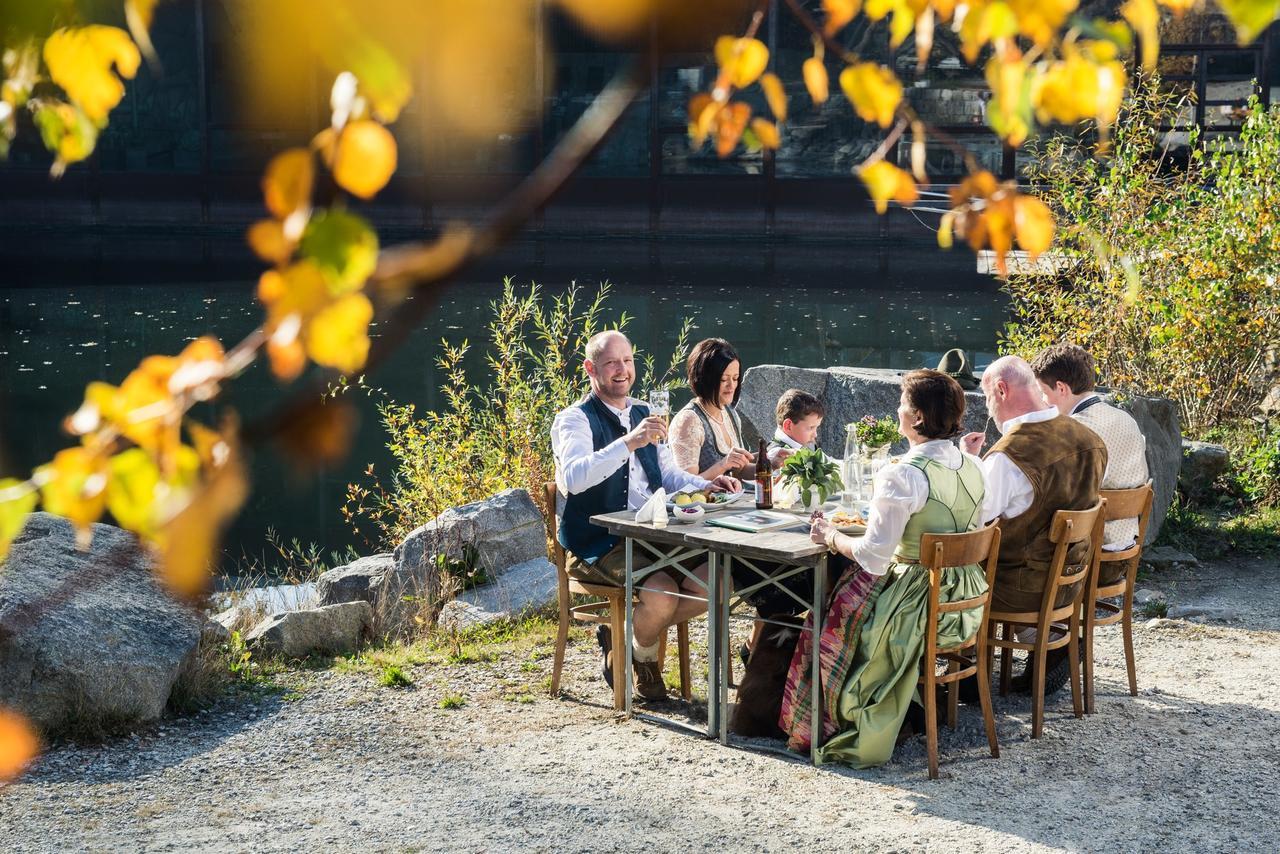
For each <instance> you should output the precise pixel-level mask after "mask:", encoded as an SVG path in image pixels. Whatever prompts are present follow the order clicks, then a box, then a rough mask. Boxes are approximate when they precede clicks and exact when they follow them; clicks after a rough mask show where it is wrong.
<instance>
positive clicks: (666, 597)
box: [551, 331, 741, 700]
mask: <svg viewBox="0 0 1280 854" xmlns="http://www.w3.org/2000/svg"><path fill="white" fill-rule="evenodd" d="M583 367H584V368H585V369H586V372H587V376H588V378H589V379H590V381H591V394H589V395H588V396H587V398H586V400H584V401H583V402H582V403H579V404H576V405H574V406H571V407H569V408H568V409H566V410H564V411H562V412H560V413H559V414H558V415H556V418H555V421H554V422H553V423H552V425H551V450H552V452H553V453H554V454H555V460H556V489H557V492H558V493H559V495H560V497H561V498H562V499H563V501H564V506H563V508H562V509H561V511H560V531H559V540H560V544H561V545H563V546H564V547H565V550H566V551H567V552H568V555H567V567H566V568H567V570H568V572H569V575H571V576H573V577H574V578H577V579H579V580H581V581H585V582H587V583H591V584H610V585H613V586H616V587H621V586H622V585H623V584H625V583H626V554H625V551H624V547H623V544H622V541H621V540H619V539H618V538H617V537H615V536H612V535H611V534H609V533H608V532H607V531H606V530H605V529H603V528H600V527H597V526H595V525H593V524H591V522H590V519H591V517H592V516H595V515H597V514H599V513H615V512H618V511H620V510H639V509H640V508H641V507H642V506H643V505H644V503H645V502H646V501H648V500H649V496H650V495H652V494H653V493H654V492H655V491H656V490H657V489H658V487H660V486H661V487H663V488H665V489H666V490H667V491H668V492H675V491H677V490H679V489H682V488H684V487H686V486H693V487H696V488H698V489H709V490H713V491H721V490H724V491H730V492H736V491H738V490H739V489H741V485H740V484H739V482H738V481H737V480H736V479H734V478H732V477H728V476H721V477H718V478H716V479H715V480H712V481H708V480H705V479H703V478H701V477H698V476H697V475H696V474H690V473H689V472H686V471H684V470H682V469H681V468H680V467H679V466H677V465H676V463H675V459H674V457H673V456H672V453H671V448H670V447H669V446H668V445H667V444H666V438H667V424H666V421H665V419H663V418H658V417H650V415H649V408H648V407H647V406H645V405H644V404H642V403H640V402H639V401H635V400H632V399H631V397H630V396H629V395H630V392H631V386H632V384H634V383H635V379H636V375H635V360H634V355H633V352H632V349H631V342H630V341H628V340H627V337H626V336H625V335H623V334H622V333H621V332H617V331H608V332H601V333H599V334H598V335H595V336H594V337H592V339H591V340H590V341H588V342H587V351H586V359H585V362H584V364H583ZM642 555H647V553H645V552H644V550H643V549H636V550H634V552H633V561H634V564H633V565H634V566H635V567H643V566H646V565H647V563H648V562H649V561H648V560H646V557H645V556H642ZM671 572H674V571H670V572H658V573H655V574H654V575H651V576H649V577H648V578H646V579H645V581H644V585H643V587H642V588H641V589H640V591H639V604H638V605H637V606H636V608H635V611H634V626H635V633H634V644H633V648H632V659H633V663H634V665H635V666H634V668H633V671H634V673H635V683H636V692H637V693H638V694H639V695H640V696H641V697H644V698H645V699H646V700H661V699H664V698H665V697H666V696H667V690H666V686H665V685H664V684H663V680H662V672H661V671H660V670H659V668H658V643H659V639H660V638H661V637H662V635H663V634H665V633H666V631H667V629H668V628H669V627H671V626H673V625H675V624H677V623H680V622H683V621H684V620H687V619H689V618H690V617H693V616H696V615H698V614H700V613H702V612H703V611H704V610H705V609H706V590H705V589H704V588H702V587H699V586H698V585H697V584H695V583H694V582H693V581H691V580H689V579H688V578H686V577H685V576H683V575H680V574H679V573H676V574H675V575H673V574H671ZM696 574H697V575H698V577H699V578H701V579H702V580H703V581H705V580H706V570H705V568H700V569H699V570H698V571H697V572H696ZM677 576H678V577H677ZM673 593H681V594H684V595H687V596H692V597H695V598H692V599H682V598H678V597H676V596H672V595H670V594H673ZM596 636H597V638H598V639H599V640H600V646H601V648H602V650H603V651H604V654H605V662H604V678H605V681H606V682H608V683H609V684H610V685H612V684H613V671H612V664H611V661H610V656H611V654H612V652H611V650H612V646H613V638H612V637H610V635H609V630H608V628H607V627H605V626H601V627H600V631H598V632H597V635H596Z"/></svg>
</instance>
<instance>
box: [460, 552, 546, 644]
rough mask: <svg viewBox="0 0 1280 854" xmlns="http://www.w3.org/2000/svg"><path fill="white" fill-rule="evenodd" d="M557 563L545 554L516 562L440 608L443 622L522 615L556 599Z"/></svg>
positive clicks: (464, 623)
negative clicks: (490, 580) (520, 562)
mask: <svg viewBox="0 0 1280 854" xmlns="http://www.w3.org/2000/svg"><path fill="white" fill-rule="evenodd" d="M556 595H557V589H556V567H555V564H553V563H552V562H551V561H549V560H547V559H546V558H545V557H539V558H534V559H533V560H530V561H526V562H525V563H522V564H520V565H519V566H513V567H511V568H510V569H508V570H507V571H506V572H505V573H503V574H502V576H501V577H500V578H499V579H498V580H497V581H495V582H493V583H491V584H483V585H481V586H479V587H473V588H472V589H470V590H464V591H462V592H461V593H459V594H458V595H457V597H456V598H455V599H454V600H453V601H451V602H449V603H448V604H447V605H445V606H444V608H443V609H441V611H440V625H441V626H443V627H445V628H454V629H464V628H469V627H471V626H480V625H484V624H486V623H492V622H495V621H497V620H505V619H509V618H512V617H518V616H520V614H522V613H524V612H526V611H530V610H534V609H537V608H541V607H543V606H544V605H547V604H550V603H552V602H554V601H556Z"/></svg>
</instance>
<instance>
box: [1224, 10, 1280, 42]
mask: <svg viewBox="0 0 1280 854" xmlns="http://www.w3.org/2000/svg"><path fill="white" fill-rule="evenodd" d="M1218 5H1219V6H1220V7H1222V11H1223V12H1226V13H1227V17H1228V18H1230V19H1231V23H1233V24H1235V27H1236V38H1237V39H1238V40H1239V41H1240V44H1242V45H1246V44H1249V43H1250V42H1252V41H1253V40H1254V39H1256V38H1257V37H1258V36H1260V35H1261V34H1262V31H1263V30H1265V29H1266V28H1267V27H1269V26H1270V25H1271V22H1272V21H1275V20H1276V19H1277V18H1280V2H1277V0H1218Z"/></svg>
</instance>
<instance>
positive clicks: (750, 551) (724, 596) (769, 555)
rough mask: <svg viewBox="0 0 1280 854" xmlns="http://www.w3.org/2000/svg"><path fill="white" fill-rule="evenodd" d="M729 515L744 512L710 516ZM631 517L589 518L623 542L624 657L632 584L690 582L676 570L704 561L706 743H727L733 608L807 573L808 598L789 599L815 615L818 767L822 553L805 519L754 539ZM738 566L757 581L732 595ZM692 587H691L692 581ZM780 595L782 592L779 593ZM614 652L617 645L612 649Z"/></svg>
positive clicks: (628, 690) (701, 524)
mask: <svg viewBox="0 0 1280 854" xmlns="http://www.w3.org/2000/svg"><path fill="white" fill-rule="evenodd" d="M730 509H732V510H733V511H736V512H744V511H745V510H748V509H750V505H740V506H736V507H734V508H726V510H724V511H717V512H716V514H715V515H720V513H727V512H729V510H730ZM635 517H636V514H635V512H634V511H628V510H624V511H621V512H618V513H606V514H602V515H599V516H592V517H591V521H592V522H593V523H594V524H596V525H599V526H601V527H603V528H605V529H607V530H608V531H609V533H611V534H614V535H615V536H618V537H621V538H622V539H623V541H624V543H625V549H626V556H627V575H626V593H627V595H626V597H625V601H626V603H627V614H626V638H625V641H624V642H625V646H624V647H623V649H626V650H630V649H631V641H632V632H633V628H634V626H633V622H632V596H633V591H634V590H635V585H636V583H637V582H641V581H643V580H644V579H645V578H647V577H648V576H650V575H652V574H653V573H655V572H658V571H660V570H663V569H667V568H672V569H676V570H678V571H679V572H680V573H681V574H683V575H684V576H685V577H688V578H694V576H693V574H692V573H691V572H690V571H688V570H686V569H684V568H683V567H681V566H680V565H679V564H678V563H677V562H678V561H685V560H686V559H688V558H696V557H698V556H701V555H703V554H705V555H706V558H707V581H706V583H705V584H703V583H702V582H701V581H698V584H699V586H702V587H703V588H704V589H705V590H706V591H707V658H708V678H707V736H708V737H711V738H716V737H718V738H719V739H720V741H721V743H722V744H728V743H729V721H728V716H727V710H728V706H729V677H730V675H731V672H732V668H733V658H732V654H731V652H730V650H729V617H730V614H731V613H732V609H733V607H734V606H735V605H741V604H742V603H743V601H744V597H745V596H747V595H749V594H751V593H754V592H755V591H757V590H759V589H761V588H763V587H766V586H769V585H775V586H779V587H781V586H780V585H777V582H779V581H783V580H785V579H787V578H790V577H791V576H794V575H796V574H798V573H801V572H804V571H805V570H808V569H813V570H815V571H814V573H813V598H812V599H811V600H810V601H808V602H805V601H803V600H801V599H798V597H796V596H795V594H793V593H790V591H787V593H788V595H790V596H792V598H797V601H800V602H801V604H803V605H805V606H806V607H808V608H809V609H810V611H811V613H812V614H813V620H812V629H813V630H812V632H811V635H810V638H811V640H812V643H813V657H812V659H813V664H812V666H813V679H812V682H813V726H812V732H813V733H814V738H813V746H812V748H811V758H812V760H813V762H814V764H815V765H816V764H817V763H818V745H819V742H820V741H821V738H820V737H819V735H820V734H821V732H822V702H821V700H822V673H821V668H820V663H821V662H820V657H819V655H818V641H819V638H820V637H821V635H822V619H823V617H824V615H825V607H824V606H825V601H826V591H825V589H824V588H825V585H826V577H827V571H826V570H827V556H828V552H827V548H826V546H824V545H821V544H819V543H814V542H812V541H811V540H810V539H809V524H808V518H807V514H798V515H797V516H796V524H795V525H794V526H791V527H787V528H781V529H774V530H770V531H762V532H760V533H757V534H752V533H747V532H744V531H735V530H732V529H729V528H720V527H716V526H714V525H708V524H706V521H705V519H702V520H699V521H697V522H692V523H676V522H674V521H670V520H668V523H667V526H666V527H665V528H658V527H655V526H654V525H653V524H652V523H649V522H646V523H639V522H636V521H635ZM636 548H641V549H644V550H646V551H647V552H649V554H651V555H653V556H654V557H655V561H654V563H653V564H652V565H650V566H645V567H641V568H636V567H635V565H634V563H635V558H634V553H635V549H636ZM735 560H736V561H738V562H740V563H742V564H744V565H746V566H748V567H750V568H751V569H753V570H754V571H755V572H756V573H757V574H759V575H760V578H761V580H760V581H759V582H757V583H754V584H751V585H748V586H746V587H744V588H743V589H741V590H737V591H732V590H731V588H732V576H731V569H732V562H733V561H735ZM758 562H769V563H773V564H778V566H777V567H772V568H770V571H769V572H765V571H764V570H761V569H760V568H759V567H758V566H757V565H756V564H757V563H758ZM695 580H697V579H696V578H695ZM782 589H784V590H785V588H782ZM614 644H615V648H616V645H617V641H616V640H615V641H614ZM625 672H626V683H627V684H626V687H625V689H624V696H625V698H626V713H627V714H628V715H633V714H634V712H633V711H632V708H631V704H632V684H631V656H630V655H627V657H626V671H625Z"/></svg>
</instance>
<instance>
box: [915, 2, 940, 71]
mask: <svg viewBox="0 0 1280 854" xmlns="http://www.w3.org/2000/svg"><path fill="white" fill-rule="evenodd" d="M935 17H936V16H935V15H934V11H933V9H932V8H928V9H925V10H924V12H922V13H921V14H920V17H919V19H918V20H917V21H916V70H917V71H920V72H923V71H924V68H925V65H926V64H928V62H929V53H930V51H932V50H933V26H934V20H935Z"/></svg>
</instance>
